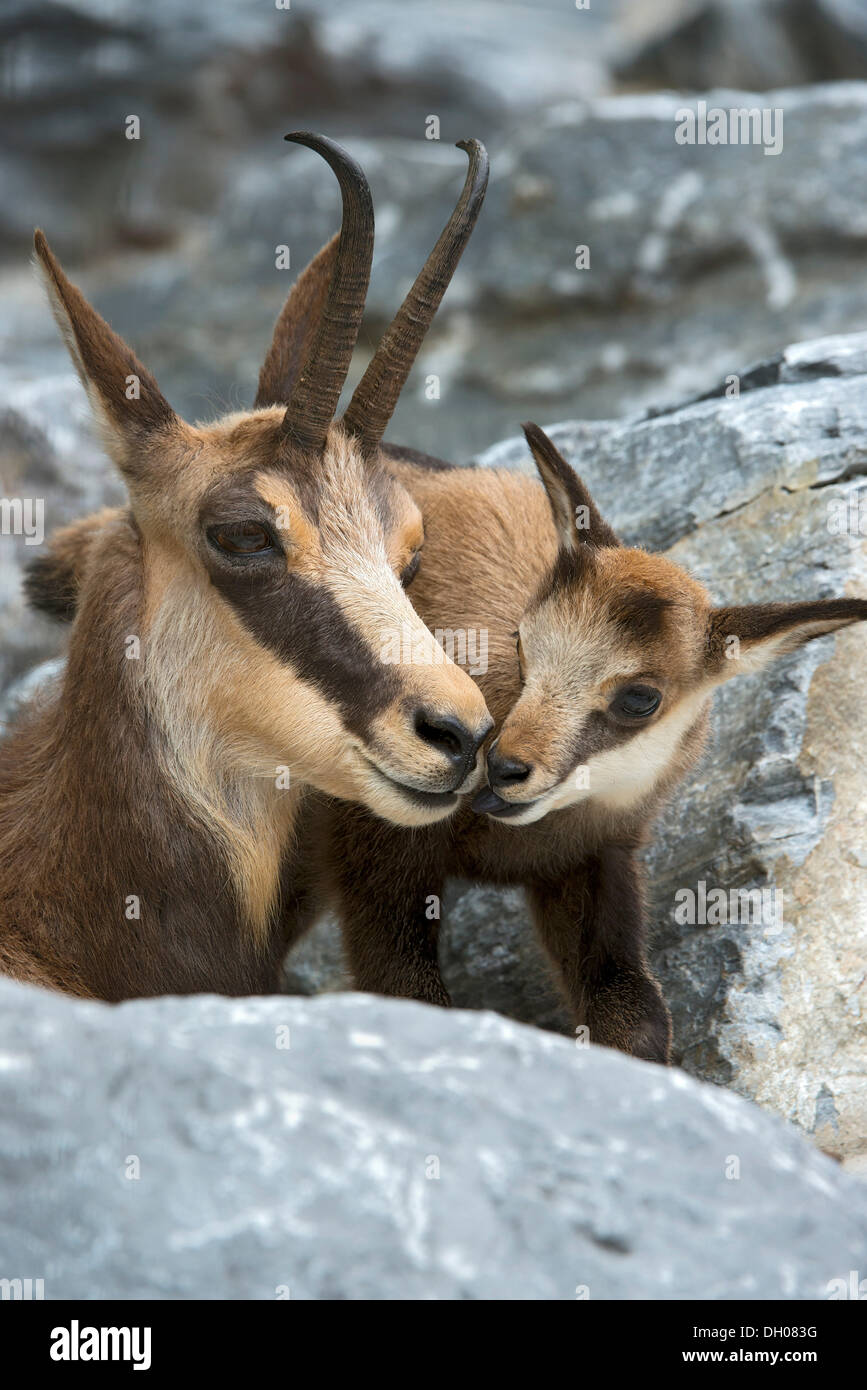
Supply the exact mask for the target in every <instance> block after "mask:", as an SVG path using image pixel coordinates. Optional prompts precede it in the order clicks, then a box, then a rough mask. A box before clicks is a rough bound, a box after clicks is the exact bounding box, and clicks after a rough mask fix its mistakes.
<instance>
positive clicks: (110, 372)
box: [33, 231, 177, 473]
mask: <svg viewBox="0 0 867 1390" xmlns="http://www.w3.org/2000/svg"><path fill="white" fill-rule="evenodd" d="M33 242H34V247H35V250H36V257H37V265H38V266H39V269H40V271H41V272H42V275H43V277H44V279H45V284H46V287H47V289H48V294H49V298H50V300H51V307H52V309H53V311H54V317H55V319H56V320H57V323H58V326H59V328H60V331H61V333H62V334H63V337H64V339H65V341H66V345H67V347H68V348H69V352H70V356H71V357H72V361H73V364H74V365H75V368H76V371H77V372H78V375H79V376H80V377H81V380H82V383H83V385H84V389H85V390H86V391H87V394H88V397H89V399H90V403H91V406H92V408H93V410H94V413H95V414H96V416H97V419H98V421H99V423H100V425H101V426H102V427H103V429H104V431H105V432H106V435H107V439H106V443H107V444H108V445H109V446H112V445H113V446H114V447H113V449H112V453H113V455H114V457H115V458H116V461H117V463H118V465H119V466H120V467H121V468H122V469H125V470H126V469H128V470H129V471H130V472H133V473H134V472H135V471H136V468H135V462H136V451H137V450H138V449H140V448H141V445H142V443H143V442H144V440H145V439H146V438H147V437H148V436H149V435H150V434H152V433H154V432H155V431H159V430H162V429H165V428H166V427H168V426H171V425H172V424H174V423H175V422H176V419H177V417H176V416H175V413H174V411H173V410H172V408H171V406H170V405H169V403H168V401H166V400H165V398H164V397H163V395H162V394H161V392H160V389H159V387H158V386H157V384H156V382H155V381H154V378H153V377H152V376H151V374H150V372H149V371H148V370H147V368H146V367H143V366H142V364H141V362H139V360H138V358H137V357H136V355H135V353H134V352H133V351H132V348H129V347H127V345H126V343H125V342H124V341H123V339H122V338H119V337H118V335H117V334H116V333H114V332H113V331H112V329H110V328H109V326H108V324H107V323H106V322H105V320H104V319H102V318H100V316H99V314H98V313H97V312H96V310H95V309H93V308H92V307H91V305H90V304H88V302H87V300H86V299H85V297H84V295H83V294H82V293H81V291H80V290H79V289H77V288H76V286H75V285H73V284H71V282H70V281H69V280H67V278H66V276H65V275H64V273H63V271H62V269H61V267H60V263H59V262H58V261H57V259H56V257H55V256H54V255H53V254H52V252H51V249H50V248H49V245H48V242H47V241H46V240H45V237H44V236H43V234H42V232H40V231H37V232H36V234H35V236H34V239H33Z"/></svg>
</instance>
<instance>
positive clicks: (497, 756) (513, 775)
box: [488, 743, 533, 791]
mask: <svg viewBox="0 0 867 1390" xmlns="http://www.w3.org/2000/svg"><path fill="white" fill-rule="evenodd" d="M532 771H533V769H532V767H531V766H530V764H529V763H524V762H522V761H521V759H520V758H510V757H508V756H507V755H506V754H502V753H500V751H499V749H498V747H497V744H496V743H494V744H492V746H491V749H490V752H489V753H488V782H489V783H490V785H491V787H492V788H493V789H494V791H496V789H497V788H498V787H511V786H515V785H516V784H517V783H518V782H526V780H527V778H528V777H529V776H530V773H531V772H532Z"/></svg>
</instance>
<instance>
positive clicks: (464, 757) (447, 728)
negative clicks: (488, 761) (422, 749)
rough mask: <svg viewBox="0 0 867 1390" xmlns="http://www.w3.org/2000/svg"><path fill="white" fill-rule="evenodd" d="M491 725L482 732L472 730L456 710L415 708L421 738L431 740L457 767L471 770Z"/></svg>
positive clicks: (417, 731)
mask: <svg viewBox="0 0 867 1390" xmlns="http://www.w3.org/2000/svg"><path fill="white" fill-rule="evenodd" d="M489 728H490V724H489V725H488V728H486V729H483V730H482V732H481V733H480V734H472V733H470V731H469V729H468V728H467V726H466V725H465V724H462V723H461V721H460V720H459V719H457V718H456V717H455V716H454V715H453V714H436V713H435V712H434V711H432V710H426V709H419V710H416V712H415V731H416V733H417V734H418V736H419V738H421V739H424V741H425V743H429V744H430V746H431V748H436V750H437V751H438V752H439V753H445V755H446V757H447V758H448V759H449V761H450V762H451V764H452V766H453V767H455V768H463V769H466V771H467V772H468V771H469V770H470V767H475V765H476V753H477V752H478V751H479V748H480V747H481V746H482V744H483V743H484V741H485V738H486V736H487V733H488V729H489Z"/></svg>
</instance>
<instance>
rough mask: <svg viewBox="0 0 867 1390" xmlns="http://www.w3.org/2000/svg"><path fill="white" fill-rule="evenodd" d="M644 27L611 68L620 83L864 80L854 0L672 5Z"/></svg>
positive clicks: (862, 33) (761, 86)
mask: <svg viewBox="0 0 867 1390" xmlns="http://www.w3.org/2000/svg"><path fill="white" fill-rule="evenodd" d="M660 11H661V13H660ZM644 27H645V33H644V34H642V36H641V37H640V38H639V39H637V40H634V41H633V45H632V50H631V51H630V52H629V53H627V54H626V55H625V56H624V57H623V58H621V59H619V60H616V61H615V64H614V71H615V73H616V75H617V77H618V78H619V79H620V80H621V81H622V82H627V83H630V84H632V83H635V84H638V85H640V86H642V87H644V86H648V87H673V88H676V89H679V90H693V91H701V90H702V88H707V87H715V86H726V87H742V88H745V89H746V90H765V89H767V88H769V87H779V86H782V85H784V84H785V85H792V86H794V85H795V84H796V83H802V82H822V81H828V80H830V79H840V78H844V79H845V78H853V77H859V78H861V77H865V76H867V16H865V14H864V9H863V6H861V5H859V3H858V0H673V4H670V5H668V6H665V5H663V6H659V7H656V8H655V9H654V14H653V19H652V21H651V23H650V24H649V25H645V26H644Z"/></svg>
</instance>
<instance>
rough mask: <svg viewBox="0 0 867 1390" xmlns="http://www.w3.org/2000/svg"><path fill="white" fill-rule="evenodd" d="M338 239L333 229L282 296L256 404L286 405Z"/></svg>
mask: <svg viewBox="0 0 867 1390" xmlns="http://www.w3.org/2000/svg"><path fill="white" fill-rule="evenodd" d="M339 241H340V233H339V232H336V233H335V234H334V236H333V237H332V238H331V240H330V241H329V242H327V243H326V244H325V246H323V247H322V250H321V251H319V252H318V254H317V255H315V256H314V257H313V260H312V261H311V262H310V264H309V265H308V266H307V267H306V269H305V270H302V272H301V274H300V275H299V276H298V279H297V280H296V281H295V284H294V285H293V286H292V288H291V290H290V291H289V294H288V295H287V297H286V303H285V304H284V305H283V308H282V310H281V312H280V317H279V318H278V320H277V322H276V324H275V325H274V336H273V338H272V339H271V346H270V347H269V349H268V354H267V356H266V358H265V361H264V363H263V364H262V370H261V372H260V373H259V389H258V390H257V392H256V401H255V404H256V405H257V406H265V405H288V404H289V400H290V398H291V396H292V390H293V387H294V385H295V382H296V381H297V380H298V377H299V375H300V373H301V369H302V367H303V366H304V363H305V362H306V361H307V358H308V357H309V355H310V349H311V348H312V346H313V340H314V338H315V336H316V332H317V329H318V328H319V325H320V322H321V320H322V312H323V310H324V308H325V301H326V299H327V296H328V287H329V285H330V284H331V277H332V275H333V274H334V265H335V262H336V260H337V246H338V243H339Z"/></svg>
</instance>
